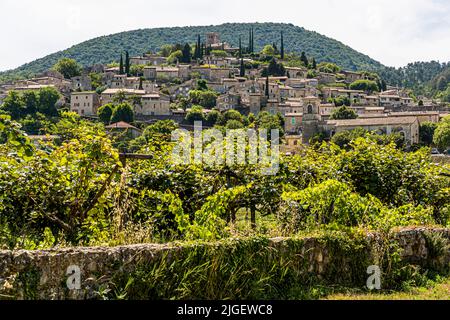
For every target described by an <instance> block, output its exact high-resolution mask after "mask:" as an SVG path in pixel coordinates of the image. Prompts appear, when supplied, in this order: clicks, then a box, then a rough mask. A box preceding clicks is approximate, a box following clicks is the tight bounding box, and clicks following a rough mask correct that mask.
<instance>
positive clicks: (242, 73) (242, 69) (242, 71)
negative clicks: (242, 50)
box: [239, 57, 245, 77]
mask: <svg viewBox="0 0 450 320" xmlns="http://www.w3.org/2000/svg"><path fill="white" fill-rule="evenodd" d="M239 75H240V76H241V77H245V64H244V59H243V58H242V57H241V69H240V74H239Z"/></svg>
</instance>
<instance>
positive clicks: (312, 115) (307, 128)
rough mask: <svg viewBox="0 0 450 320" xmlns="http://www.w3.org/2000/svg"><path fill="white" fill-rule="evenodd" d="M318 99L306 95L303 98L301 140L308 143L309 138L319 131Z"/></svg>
mask: <svg viewBox="0 0 450 320" xmlns="http://www.w3.org/2000/svg"><path fill="white" fill-rule="evenodd" d="M319 105H320V99H319V98H317V97H306V98H304V99H303V117H302V142H303V144H309V140H310V139H311V138H312V137H314V136H315V135H316V134H317V133H319V121H320V113H319Z"/></svg>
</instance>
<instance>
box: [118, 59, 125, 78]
mask: <svg viewBox="0 0 450 320" xmlns="http://www.w3.org/2000/svg"><path fill="white" fill-rule="evenodd" d="M124 73H125V71H124V68H123V54H120V64H119V74H124Z"/></svg>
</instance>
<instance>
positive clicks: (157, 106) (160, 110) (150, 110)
mask: <svg viewBox="0 0 450 320" xmlns="http://www.w3.org/2000/svg"><path fill="white" fill-rule="evenodd" d="M135 110H136V114H138V115H144V116H169V115H171V114H172V113H171V111H170V97H169V96H167V95H164V94H160V93H151V94H145V95H143V96H141V107H136V109H135Z"/></svg>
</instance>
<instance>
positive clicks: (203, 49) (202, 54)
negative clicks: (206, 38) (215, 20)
mask: <svg viewBox="0 0 450 320" xmlns="http://www.w3.org/2000/svg"><path fill="white" fill-rule="evenodd" d="M204 55H205V44H204V43H202V47H201V49H200V59H203V56H204Z"/></svg>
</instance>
